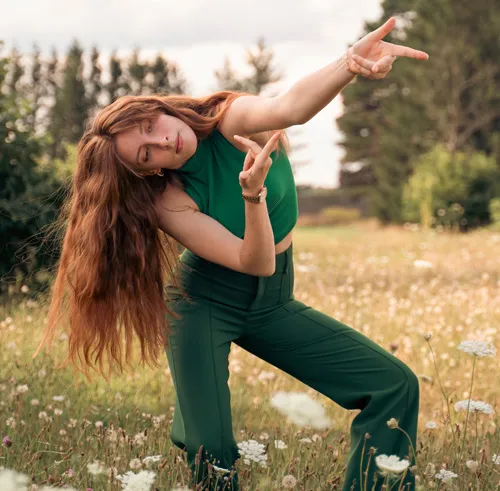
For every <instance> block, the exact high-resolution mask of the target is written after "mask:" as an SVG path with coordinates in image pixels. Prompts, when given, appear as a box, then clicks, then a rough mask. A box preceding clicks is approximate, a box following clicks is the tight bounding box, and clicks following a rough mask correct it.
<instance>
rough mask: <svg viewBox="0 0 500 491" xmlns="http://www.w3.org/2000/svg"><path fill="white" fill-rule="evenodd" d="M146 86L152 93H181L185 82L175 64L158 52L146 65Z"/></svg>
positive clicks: (183, 90)
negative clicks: (150, 62) (148, 64)
mask: <svg viewBox="0 0 500 491" xmlns="http://www.w3.org/2000/svg"><path fill="white" fill-rule="evenodd" d="M146 87H147V89H146V90H147V91H148V92H149V93H152V94H183V93H184V92H185V87H186V82H185V80H184V78H183V77H182V75H181V73H180V71H179V68H178V67H177V65H176V64H175V63H172V62H168V61H167V60H166V59H165V58H164V57H163V56H162V55H161V54H158V55H157V56H156V58H155V60H154V62H153V63H152V64H151V65H150V66H149V67H148V77H147V85H146Z"/></svg>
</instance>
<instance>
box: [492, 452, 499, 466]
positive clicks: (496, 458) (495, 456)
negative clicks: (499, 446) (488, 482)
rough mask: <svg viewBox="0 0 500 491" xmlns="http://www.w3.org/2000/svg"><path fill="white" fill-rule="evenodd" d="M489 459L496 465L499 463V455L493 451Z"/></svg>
mask: <svg viewBox="0 0 500 491" xmlns="http://www.w3.org/2000/svg"><path fill="white" fill-rule="evenodd" d="M491 461H492V462H493V463H494V464H496V465H500V455H497V454H496V453H494V454H493V457H492V458H491Z"/></svg>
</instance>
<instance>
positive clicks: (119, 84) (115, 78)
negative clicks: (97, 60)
mask: <svg viewBox="0 0 500 491" xmlns="http://www.w3.org/2000/svg"><path fill="white" fill-rule="evenodd" d="M109 74H110V80H109V82H108V83H107V85H106V86H105V90H106V92H107V95H108V101H107V102H108V104H110V103H111V102H113V101H115V100H116V99H117V98H118V97H120V96H122V95H124V94H126V93H127V92H128V90H129V84H128V83H127V80H126V74H124V72H123V68H122V60H121V59H120V58H118V54H117V53H116V51H113V53H111V56H110V58H109Z"/></svg>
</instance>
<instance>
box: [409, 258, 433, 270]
mask: <svg viewBox="0 0 500 491" xmlns="http://www.w3.org/2000/svg"><path fill="white" fill-rule="evenodd" d="M413 266H415V267H416V268H422V269H431V268H433V267H434V265H433V264H432V263H430V262H429V261H425V260H423V259H416V260H415V261H413Z"/></svg>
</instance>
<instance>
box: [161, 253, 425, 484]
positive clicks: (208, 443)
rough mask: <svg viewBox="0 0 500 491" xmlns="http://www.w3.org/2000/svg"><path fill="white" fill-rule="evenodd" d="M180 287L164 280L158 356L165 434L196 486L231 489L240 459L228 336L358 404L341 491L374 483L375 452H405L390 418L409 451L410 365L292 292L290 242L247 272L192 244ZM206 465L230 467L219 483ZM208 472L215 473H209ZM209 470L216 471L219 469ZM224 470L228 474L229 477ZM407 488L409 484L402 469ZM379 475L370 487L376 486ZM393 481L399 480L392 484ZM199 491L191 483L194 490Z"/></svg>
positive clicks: (413, 393)
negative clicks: (167, 310) (168, 379)
mask: <svg viewBox="0 0 500 491" xmlns="http://www.w3.org/2000/svg"><path fill="white" fill-rule="evenodd" d="M180 266H181V270H182V272H181V278H182V285H183V287H184V289H185V291H186V293H187V294H188V295H189V297H190V299H191V300H190V301H187V300H185V299H184V298H182V297H181V296H180V295H179V293H178V291H177V290H176V289H175V288H174V287H173V286H172V285H167V287H166V288H167V291H168V294H169V296H170V298H172V303H171V304H170V305H171V309H172V310H173V311H175V312H176V313H177V314H179V315H180V316H181V318H180V319H175V318H173V317H172V318H169V321H170V334H169V335H168V337H167V339H168V342H167V348H166V353H167V357H168V362H169V367H170V370H171V373H172V377H173V381H174V387H175V391H176V406H175V411H174V418H173V422H172V429H171V439H172V441H173V442H174V444H175V445H176V446H178V447H179V448H181V449H184V450H186V451H187V460H188V463H189V465H190V468H191V469H192V471H193V482H192V485H193V487H194V484H197V483H198V484H199V483H200V482H203V483H204V484H203V485H202V489H217V490H219V489H228V490H229V489H231V490H238V489H239V483H238V476H237V473H236V472H235V469H234V468H233V464H234V463H235V461H236V460H237V459H238V458H239V452H238V447H237V442H236V441H235V438H234V435H233V428H232V419H231V404H230V392H229V387H228V377H229V370H228V355H229V352H230V347H231V343H232V342H234V343H236V344H237V345H239V346H241V347H242V348H243V349H245V350H247V351H249V352H250V353H252V354H254V355H255V356H258V357H259V358H261V359H263V360H265V361H266V362H268V363H270V364H271V365H274V366H275V367H277V368H279V369H281V370H283V371H285V372H286V373H288V374H290V375H292V376H293V377H295V378H297V379H298V380H300V381H301V382H303V383H305V384H307V385H308V386H310V387H312V388H314V389H315V390H317V391H318V392H320V393H321V394H324V395H325V396H327V397H329V398H330V399H331V400H332V401H335V402H336V403H337V404H339V405H340V406H342V407H344V408H345V409H358V410H361V411H360V412H359V413H358V414H357V415H356V417H355V418H354V420H353V422H352V425H351V428H350V438H351V441H350V443H351V448H350V453H349V460H348V464H347V470H346V474H345V479H344V481H343V487H342V490H343V491H350V490H354V491H360V490H362V489H363V488H364V489H367V490H371V489H372V483H373V479H374V473H375V471H376V470H377V467H376V466H375V462H374V460H375V457H376V456H377V455H380V454H386V455H397V456H399V457H400V458H408V457H410V458H411V460H410V463H411V464H413V463H414V460H413V454H412V449H411V446H410V444H409V441H408V438H407V437H406V436H405V435H404V433H403V432H402V431H400V430H395V429H390V428H388V426H387V421H388V420H389V419H391V418H396V419H397V420H398V422H399V427H400V428H401V429H403V430H404V431H405V432H406V433H407V434H408V435H409V437H410V439H411V441H412V444H413V448H415V449H416V436H417V417H418V409H419V385H418V379H417V377H416V376H415V374H414V373H413V372H412V371H411V370H410V368H409V367H408V366H407V365H406V364H404V363H403V362H402V361H401V360H399V359H398V358H396V357H395V356H394V355H392V354H391V353H389V352H387V351H386V350H384V349H383V348H381V347H380V346H378V345H377V344H375V343H374V342H373V341H371V340H370V339H368V338H367V337H366V336H364V335H363V334H361V333H360V332H358V331H356V330H355V329H353V328H351V327H349V326H346V325H344V324H342V323H341V322H339V321H337V320H335V319H333V318H332V317H329V316H328V315H325V314H324V313H321V312H319V311H317V310H315V309H313V308H311V307H309V306H307V305H305V304H304V303H302V302H299V301H297V300H295V299H294V296H293V284H294V270H293V246H290V247H289V248H288V249H287V250H286V251H285V252H282V253H281V254H278V255H277V256H276V272H275V273H274V274H273V275H272V276H269V277H257V276H252V275H246V274H243V273H239V272H237V271H233V270H231V269H228V268H225V267H223V266H220V265H217V264H214V263H212V262H209V261H206V260H204V259H202V258H200V257H198V256H196V255H195V254H193V253H191V252H190V251H187V250H186V251H184V253H183V255H182V256H181V263H180ZM366 433H369V435H370V438H369V439H368V440H367V441H366V444H365V451H364V458H363V465H362V469H363V471H366V465H367V461H368V450H369V448H370V447H375V448H376V453H375V455H373V457H372V459H371V462H370V468H369V469H368V481H367V482H366V487H365V482H363V488H362V487H361V486H360V478H361V477H362V478H363V480H364V479H365V478H364V476H360V464H361V458H362V450H363V444H364V442H365V434H366ZM208 460H210V462H211V463H213V464H214V465H216V466H217V467H220V468H222V469H228V470H232V471H233V472H231V474H226V480H223V479H221V478H217V482H218V484H215V485H214V484H213V482H215V481H214V479H212V478H210V479H209V478H208V465H203V462H206V461H208ZM211 475H213V474H211ZM216 475H219V476H220V475H222V476H224V471H220V472H217V473H216ZM227 476H229V477H227ZM403 482H404V484H406V485H405V487H404V488H403V486H401V489H405V490H414V489H415V478H414V476H413V475H412V473H411V472H409V471H408V472H407V473H406V476H405V478H404V481H403ZM382 483H383V479H382V478H381V477H378V480H377V483H376V486H375V489H376V490H377V491H378V490H379V489H380V488H381V485H382ZM397 486H399V483H398V485H397ZM197 489H199V488H197Z"/></svg>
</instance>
